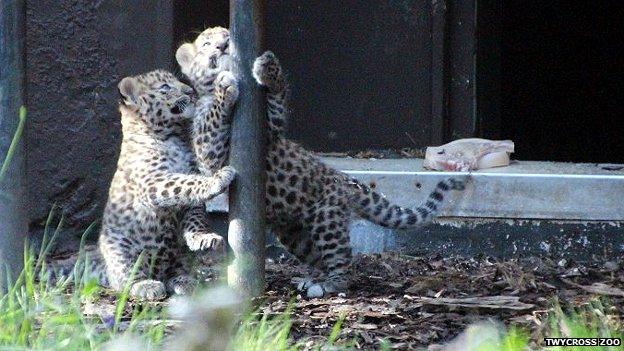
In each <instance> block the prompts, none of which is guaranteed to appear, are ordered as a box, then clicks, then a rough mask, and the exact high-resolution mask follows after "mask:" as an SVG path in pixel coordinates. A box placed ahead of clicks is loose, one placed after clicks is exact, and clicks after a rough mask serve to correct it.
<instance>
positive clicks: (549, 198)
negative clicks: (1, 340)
mask: <svg viewBox="0 0 624 351" xmlns="http://www.w3.org/2000/svg"><path fill="white" fill-rule="evenodd" d="M323 161H325V162H326V163H327V164H328V165H330V166H332V167H334V168H336V169H339V170H341V171H343V172H345V173H347V174H349V175H351V176H353V177H355V178H357V179H358V180H361V181H364V182H366V183H368V184H371V185H372V186H374V187H375V188H376V189H377V190H378V191H380V192H382V193H384V194H385V195H386V196H387V197H388V199H389V200H391V201H392V202H395V203H397V204H400V205H403V206H406V207H414V206H417V205H418V204H420V203H421V202H422V201H424V200H425V198H426V197H427V196H428V195H429V193H430V191H431V190H432V189H433V188H434V187H435V184H436V183H437V182H438V181H440V180H442V179H444V178H446V177H449V176H458V177H462V176H466V175H467V174H468V173H466V172H431V171H427V170H423V168H422V160H421V159H383V160H375V159H353V158H336V157H326V158H323ZM470 175H471V178H472V180H471V182H470V183H469V185H468V187H467V189H466V191H464V192H462V193H453V194H451V196H450V197H449V198H448V199H447V201H446V202H445V205H444V206H443V208H442V209H441V211H440V216H442V217H470V218H508V219H556V220H586V221H624V201H622V197H623V196H624V165H595V164H574V163H555V162H530V161H515V162H513V163H512V164H511V165H510V166H509V167H501V168H493V169H488V170H484V171H476V172H472V173H471V174H470ZM224 199H225V197H219V198H217V199H215V201H214V202H213V203H211V205H210V206H209V210H211V211H217V212H218V211H224V212H227V201H225V200H224Z"/></svg>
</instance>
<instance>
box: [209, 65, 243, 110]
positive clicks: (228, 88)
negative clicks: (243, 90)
mask: <svg viewBox="0 0 624 351" xmlns="http://www.w3.org/2000/svg"><path fill="white" fill-rule="evenodd" d="M215 87H216V89H217V92H218V93H220V94H223V98H224V100H225V104H226V105H227V106H233V105H234V104H235V103H236V101H237V100H238V82H237V81H236V78H235V77H234V75H233V74H232V72H229V71H222V72H219V75H217V78H216V79H215Z"/></svg>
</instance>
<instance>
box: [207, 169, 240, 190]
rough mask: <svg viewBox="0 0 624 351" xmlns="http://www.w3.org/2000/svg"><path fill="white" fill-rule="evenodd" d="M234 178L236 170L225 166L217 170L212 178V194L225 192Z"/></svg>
mask: <svg viewBox="0 0 624 351" xmlns="http://www.w3.org/2000/svg"><path fill="white" fill-rule="evenodd" d="M235 177H236V170H235V169H234V168H233V167H231V166H225V167H223V168H221V169H220V170H218V171H217V172H216V173H215V174H214V176H213V178H214V185H213V188H212V193H215V194H218V193H222V192H223V191H225V190H226V189H227V188H228V186H230V183H232V181H233V180H234V178H235Z"/></svg>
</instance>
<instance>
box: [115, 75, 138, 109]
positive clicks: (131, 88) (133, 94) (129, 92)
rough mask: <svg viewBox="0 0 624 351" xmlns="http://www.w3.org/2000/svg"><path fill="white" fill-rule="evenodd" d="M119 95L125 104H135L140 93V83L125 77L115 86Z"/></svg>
mask: <svg viewBox="0 0 624 351" xmlns="http://www.w3.org/2000/svg"><path fill="white" fill-rule="evenodd" d="M117 88H118V89H119V94H121V97H122V99H123V100H124V102H125V103H126V104H136V103H137V97H138V96H139V94H140V93H141V87H140V83H139V82H138V81H137V80H136V79H135V78H133V77H126V78H124V79H122V80H121V82H119V84H118V85H117Z"/></svg>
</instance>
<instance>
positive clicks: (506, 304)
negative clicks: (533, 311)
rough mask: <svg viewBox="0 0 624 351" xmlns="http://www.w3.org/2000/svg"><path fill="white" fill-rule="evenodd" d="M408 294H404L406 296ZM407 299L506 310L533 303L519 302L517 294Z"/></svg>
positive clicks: (424, 302)
mask: <svg viewBox="0 0 624 351" xmlns="http://www.w3.org/2000/svg"><path fill="white" fill-rule="evenodd" d="M407 296H408V295H406V297H407ZM409 299H411V300H413V301H417V302H421V303H423V304H426V305H436V306H448V307H463V308H489V309H508V310H515V311H521V310H527V309H530V308H533V307H534V305H532V304H528V303H524V302H520V298H519V297H518V296H505V295H498V296H478V297H467V298H461V299H453V298H430V297H421V296H414V297H409Z"/></svg>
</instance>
